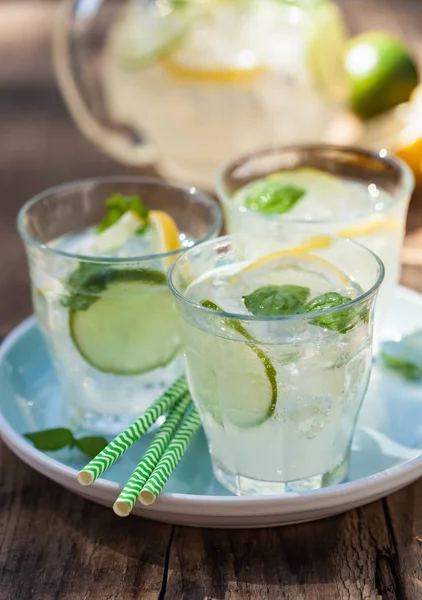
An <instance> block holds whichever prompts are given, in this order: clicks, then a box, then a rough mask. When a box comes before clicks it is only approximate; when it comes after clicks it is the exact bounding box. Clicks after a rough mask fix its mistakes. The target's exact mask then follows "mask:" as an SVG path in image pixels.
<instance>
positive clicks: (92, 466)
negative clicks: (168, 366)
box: [77, 375, 188, 485]
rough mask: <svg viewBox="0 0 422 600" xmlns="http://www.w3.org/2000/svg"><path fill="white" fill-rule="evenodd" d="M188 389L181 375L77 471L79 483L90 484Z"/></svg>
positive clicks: (184, 378)
mask: <svg viewBox="0 0 422 600" xmlns="http://www.w3.org/2000/svg"><path fill="white" fill-rule="evenodd" d="M187 390H188V386H187V383H186V377H185V376H184V375H182V376H181V377H179V379H177V381H175V382H174V383H173V385H172V386H171V387H170V388H169V389H168V390H167V391H166V392H164V394H162V395H161V396H160V397H159V398H158V399H157V400H156V401H155V402H154V403H153V404H151V406H150V407H149V408H148V409H147V410H146V411H145V412H144V414H143V415H141V416H140V417H138V418H137V419H135V421H133V423H131V424H130V425H129V426H128V427H127V428H126V429H125V430H124V431H122V433H119V435H118V436H116V437H115V438H114V440H112V441H111V442H110V443H109V444H108V445H107V446H106V447H105V448H104V450H101V452H100V453H99V454H97V456H96V457H95V458H93V459H92V460H91V461H90V462H89V463H88V464H87V465H86V467H84V468H83V469H82V471H79V473H78V475H77V480H78V481H79V483H80V484H81V485H91V483H94V481H95V480H96V479H98V477H101V475H102V474H103V473H104V471H106V470H107V469H108V468H109V467H111V465H112V464H114V463H115V462H116V460H117V459H118V458H120V457H121V456H122V455H123V454H124V453H125V452H126V450H128V449H129V448H130V447H131V446H132V444H134V443H135V442H136V440H139V438H140V437H142V436H143V435H144V433H146V432H147V431H148V429H149V428H150V427H151V426H152V425H153V424H154V423H155V421H156V420H157V419H158V417H161V415H163V414H164V413H165V412H167V411H168V410H169V409H170V408H172V407H173V406H174V405H175V404H176V402H177V401H178V400H179V399H180V398H181V396H184V394H186V392H187Z"/></svg>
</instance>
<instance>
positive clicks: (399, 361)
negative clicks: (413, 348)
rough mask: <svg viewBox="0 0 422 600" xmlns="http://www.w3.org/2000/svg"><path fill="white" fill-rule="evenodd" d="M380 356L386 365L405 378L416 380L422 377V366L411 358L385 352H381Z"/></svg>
mask: <svg viewBox="0 0 422 600" xmlns="http://www.w3.org/2000/svg"><path fill="white" fill-rule="evenodd" d="M380 356H381V358H382V360H383V362H384V364H385V366H386V367H388V368H389V369H392V370H393V371H397V372H398V373H399V374H400V375H402V376H403V377H404V378H405V379H409V380H411V381H415V380H417V379H421V378H422V368H421V367H419V366H418V365H416V364H415V363H413V362H411V361H410V360H406V359H405V358H400V357H398V356H391V355H389V354H386V353H385V352H381V353H380Z"/></svg>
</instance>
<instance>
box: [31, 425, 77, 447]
mask: <svg viewBox="0 0 422 600" xmlns="http://www.w3.org/2000/svg"><path fill="white" fill-rule="evenodd" d="M24 437H26V438H27V439H28V440H30V441H31V442H32V443H33V444H34V446H35V448H36V449H37V450H44V451H52V450H61V449H62V448H66V446H71V445H72V444H73V441H74V439H73V433H72V432H71V431H70V429H67V428H66V427H57V428H55V429H44V430H43V431H35V432H33V433H25V435H24Z"/></svg>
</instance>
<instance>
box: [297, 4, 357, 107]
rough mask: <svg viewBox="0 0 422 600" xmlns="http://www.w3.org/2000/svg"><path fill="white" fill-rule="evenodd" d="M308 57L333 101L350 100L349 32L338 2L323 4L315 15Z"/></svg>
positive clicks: (312, 74) (309, 31)
mask: <svg viewBox="0 0 422 600" xmlns="http://www.w3.org/2000/svg"><path fill="white" fill-rule="evenodd" d="M311 17H312V18H311V20H310V24H309V29H308V43H307V49H306V57H307V61H308V66H309V71H310V73H311V76H312V77H313V78H314V80H315V82H316V83H317V85H318V86H319V87H320V88H321V91H322V92H323V93H324V94H326V95H327V96H328V97H329V98H330V99H332V100H333V101H336V102H338V101H345V100H346V99H347V96H348V93H349V89H350V83H349V80H348V77H347V73H346V69H345V67H344V62H343V54H344V49H345V45H346V41H347V32H346V28H345V26H344V22H343V18H342V16H341V12H340V10H339V8H338V7H337V6H335V5H334V3H332V2H330V3H322V4H321V5H320V6H319V7H318V8H317V9H316V10H315V12H314V13H312V15H311Z"/></svg>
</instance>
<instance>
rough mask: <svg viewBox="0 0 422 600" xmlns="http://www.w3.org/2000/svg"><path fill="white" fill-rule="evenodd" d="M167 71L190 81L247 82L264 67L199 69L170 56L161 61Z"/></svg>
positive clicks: (256, 75) (255, 76) (263, 69)
mask: <svg viewBox="0 0 422 600" xmlns="http://www.w3.org/2000/svg"><path fill="white" fill-rule="evenodd" d="M163 65H164V67H165V69H166V70H167V72H168V73H170V74H171V75H173V76H175V77H178V78H181V79H189V80H191V81H198V82H208V83H220V84H222V83H249V82H250V81H254V80H255V79H256V78H257V77H258V76H259V75H261V74H262V73H263V72H264V71H265V67H263V66H256V67H250V68H244V69H201V68H198V67H194V66H189V65H188V64H183V63H178V62H175V61H174V60H172V59H171V58H169V59H167V60H166V61H164V62H163Z"/></svg>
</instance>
